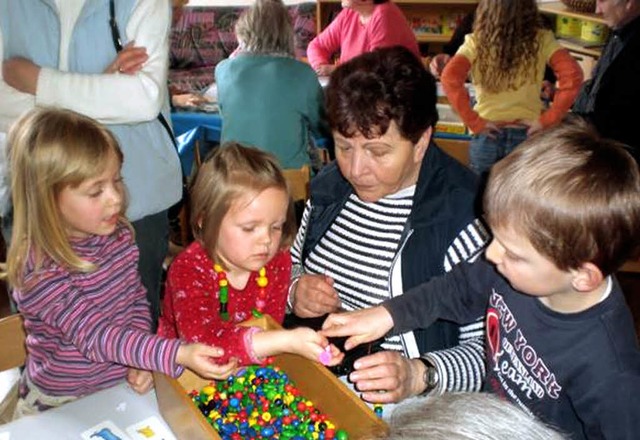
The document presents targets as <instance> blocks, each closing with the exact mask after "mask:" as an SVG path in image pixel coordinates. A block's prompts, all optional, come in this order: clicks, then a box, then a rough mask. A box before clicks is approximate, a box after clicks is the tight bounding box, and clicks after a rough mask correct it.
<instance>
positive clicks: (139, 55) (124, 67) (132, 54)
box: [103, 41, 149, 75]
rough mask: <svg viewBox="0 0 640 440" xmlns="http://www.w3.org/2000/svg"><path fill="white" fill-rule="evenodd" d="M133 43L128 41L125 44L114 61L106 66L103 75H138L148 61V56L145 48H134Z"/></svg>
mask: <svg viewBox="0 0 640 440" xmlns="http://www.w3.org/2000/svg"><path fill="white" fill-rule="evenodd" d="M134 43H135V42H134V41H130V42H128V43H127V44H125V46H124V47H123V48H122V50H121V51H120V52H118V55H116V59H115V60H113V61H112V62H111V64H109V66H107V68H106V69H105V70H104V72H103V73H124V74H127V75H133V74H135V73H138V72H139V71H140V69H142V66H143V65H144V63H145V62H146V61H147V60H148V59H149V55H148V54H147V49H146V48H144V47H141V46H134Z"/></svg>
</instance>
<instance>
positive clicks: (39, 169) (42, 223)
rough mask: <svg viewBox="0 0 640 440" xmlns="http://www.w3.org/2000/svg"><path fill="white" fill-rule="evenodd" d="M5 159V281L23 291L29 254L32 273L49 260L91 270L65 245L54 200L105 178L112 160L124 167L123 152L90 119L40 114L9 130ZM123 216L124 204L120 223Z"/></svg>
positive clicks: (38, 111) (42, 110) (46, 110)
mask: <svg viewBox="0 0 640 440" xmlns="http://www.w3.org/2000/svg"><path fill="white" fill-rule="evenodd" d="M7 154H8V159H9V163H10V164H11V194H12V201H13V231H12V235H11V246H10V247H9V251H8V254H7V264H6V267H5V269H6V272H5V273H4V274H3V275H4V276H5V277H6V278H7V279H8V281H9V283H10V284H11V285H13V286H16V287H21V286H22V284H23V281H24V275H25V273H24V272H25V265H26V262H27V258H29V255H30V253H33V256H34V258H35V267H36V269H37V268H39V267H41V265H42V263H43V260H44V258H45V257H48V258H51V259H52V260H53V261H55V262H56V263H57V264H60V265H62V266H65V267H67V268H69V269H70V270H76V271H81V272H90V271H92V270H94V266H93V265H92V264H91V263H89V262H87V261H85V260H83V259H82V258H80V257H79V256H78V255H77V254H76V253H75V252H74V250H73V249H72V247H71V244H70V243H69V238H68V236H67V233H66V230H65V225H64V222H63V220H62V218H61V215H60V210H59V208H58V196H59V195H60V192H61V191H62V190H63V189H64V188H66V187H69V186H70V187H77V186H78V185H80V184H81V183H82V182H84V181H85V180H87V179H89V178H92V177H95V176H98V175H100V174H101V173H102V172H104V170H105V169H106V167H107V165H108V163H109V158H110V156H111V155H115V156H116V157H117V159H118V161H119V163H120V164H122V161H123V156H122V152H121V151H120V148H119V146H118V142H117V141H116V139H115V138H114V136H113V135H112V134H111V132H110V131H109V130H107V129H106V128H105V127H103V126H101V125H100V124H98V123H97V122H96V121H94V120H93V119H90V118H88V117H86V116H83V115H80V114H78V113H75V112H72V111H70V110H63V109H55V108H38V109H34V110H32V111H30V112H28V113H27V114H25V115H24V116H23V117H22V118H20V119H19V120H18V121H17V122H16V123H15V124H14V125H13V127H12V128H11V130H10V132H9V137H8V140H7ZM123 196H124V195H123ZM125 210H126V203H123V206H122V211H121V214H122V219H121V220H122V221H124V222H126V220H125V219H124V212H125ZM127 224H128V223H127Z"/></svg>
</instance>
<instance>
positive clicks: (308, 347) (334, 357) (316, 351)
mask: <svg viewBox="0 0 640 440" xmlns="http://www.w3.org/2000/svg"><path fill="white" fill-rule="evenodd" d="M287 333H289V338H291V339H290V341H291V352H292V353H296V354H299V355H300V356H304V357H306V358H309V359H311V360H313V361H317V362H321V363H322V364H324V365H326V366H327V367H332V366H334V365H338V364H339V363H340V362H342V359H343V358H344V353H341V352H340V350H338V348H337V347H336V346H335V345H333V344H330V343H329V341H328V340H327V338H325V337H324V336H322V335H321V334H320V333H318V332H316V331H315V330H312V329H310V328H307V327H298V328H295V329H293V330H288V331H287Z"/></svg>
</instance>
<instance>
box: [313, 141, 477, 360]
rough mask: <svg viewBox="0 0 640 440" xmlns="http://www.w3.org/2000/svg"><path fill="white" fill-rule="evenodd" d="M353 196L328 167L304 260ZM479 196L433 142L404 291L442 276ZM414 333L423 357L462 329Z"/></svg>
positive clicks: (317, 192)
mask: <svg viewBox="0 0 640 440" xmlns="http://www.w3.org/2000/svg"><path fill="white" fill-rule="evenodd" d="M351 193H352V187H351V185H350V184H349V182H348V181H347V180H345V179H344V177H342V174H341V173H340V170H339V169H338V167H337V165H336V164H335V163H332V164H330V165H328V166H326V167H325V168H324V169H323V170H322V171H321V172H320V174H318V176H317V177H316V178H314V179H313V180H312V182H311V205H312V206H313V209H312V210H311V212H310V218H309V220H308V223H307V231H306V235H305V241H304V246H303V248H302V258H301V260H302V261H305V260H306V258H307V257H308V255H309V253H310V252H311V250H312V249H313V248H314V247H315V246H316V245H317V244H318V242H319V240H320V239H321V238H322V236H323V235H324V234H325V232H326V231H327V229H328V228H329V226H330V225H331V224H332V223H333V221H334V220H335V218H336V217H337V215H338V214H339V213H340V211H341V210H342V208H343V206H344V204H345V203H346V202H347V199H348V197H349V195H350V194H351ZM476 194H477V180H476V177H475V175H474V174H473V173H472V172H471V171H469V170H468V169H467V168H465V167H464V166H462V165H461V164H460V163H459V162H457V161H456V160H455V159H453V158H451V157H450V156H448V155H447V154H445V153H443V152H442V151H441V150H440V149H439V148H438V147H437V146H436V145H435V144H434V143H433V142H432V143H431V145H430V146H429V148H428V149H427V152H426V153H425V157H424V160H423V162H422V166H421V168H420V174H419V176H418V182H417V184H416V192H415V196H414V202H413V209H412V212H411V214H410V215H409V218H408V220H407V223H406V225H405V227H404V230H403V233H402V238H401V240H400V243H401V252H402V268H401V270H402V284H403V288H404V290H408V289H410V288H412V287H414V286H416V285H418V284H421V283H424V282H426V281H428V280H429V279H430V278H431V277H433V276H436V275H441V274H442V273H443V261H444V256H445V254H446V252H447V249H448V248H449V246H450V245H451V243H452V242H453V241H454V239H455V238H456V237H457V236H458V234H459V233H460V231H462V230H463V229H464V228H465V227H467V226H468V225H469V224H470V223H471V222H472V221H473V220H474V219H475V218H477V217H478V216H477V213H476V209H475V203H476ZM485 238H486V237H485ZM391 294H392V296H397V295H398V294H399V293H395V292H391ZM415 334H416V339H417V343H418V348H419V350H420V352H421V353H426V352H431V351H435V350H440V349H443V348H449V347H453V346H456V345H458V343H459V332H458V326H457V325H454V324H451V323H446V322H444V321H442V322H438V323H436V324H434V325H432V326H431V327H429V329H427V330H426V331H418V332H415Z"/></svg>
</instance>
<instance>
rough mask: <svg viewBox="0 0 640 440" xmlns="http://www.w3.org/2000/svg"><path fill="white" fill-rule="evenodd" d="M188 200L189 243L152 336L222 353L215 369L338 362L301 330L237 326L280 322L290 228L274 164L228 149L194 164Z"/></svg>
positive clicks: (258, 154)
mask: <svg viewBox="0 0 640 440" xmlns="http://www.w3.org/2000/svg"><path fill="white" fill-rule="evenodd" d="M190 197H191V200H190V201H191V228H192V230H193V233H194V237H195V241H194V242H193V243H192V244H191V245H189V246H188V247H187V248H186V249H185V250H184V251H183V252H182V253H181V254H180V255H178V256H177V257H176V259H175V260H174V261H173V263H172V264H171V267H170V269H169V274H168V277H167V283H166V289H165V297H164V302H163V309H162V316H161V318H160V326H159V329H158V333H159V334H160V335H164V336H168V337H169V336H171V337H179V338H181V339H185V340H187V341H199V342H206V343H208V344H215V345H217V346H219V347H222V348H223V349H224V357H223V358H219V359H216V361H219V362H221V363H224V362H226V361H227V360H235V361H237V363H238V365H247V364H255V363H261V362H262V361H263V360H264V358H265V357H267V356H271V355H274V354H278V353H283V352H287V353H296V354H300V355H302V356H305V357H307V358H310V359H314V360H318V359H320V358H322V359H323V360H324V361H325V362H326V363H327V364H331V365H334V364H336V363H339V362H340V361H341V360H342V354H341V353H340V352H339V351H338V350H337V349H336V348H335V347H334V346H331V345H329V342H328V341H327V339H326V338H325V337H323V336H321V335H319V334H318V333H316V332H315V331H313V330H311V329H309V328H297V329H294V330H261V329H260V328H257V327H244V326H240V325H238V324H239V323H241V322H243V321H246V320H247V319H250V318H252V317H253V316H259V315H261V314H263V313H264V314H268V315H270V316H271V317H273V318H274V319H275V320H276V321H278V322H282V320H283V319H284V313H285V305H286V298H287V292H288V287H289V279H290V276H291V256H290V254H289V245H290V243H291V240H292V238H293V236H294V234H295V227H296V224H295V218H294V215H293V208H292V204H291V199H290V197H289V192H288V189H287V183H286V180H285V178H284V176H283V174H282V171H281V170H280V167H279V165H278V163H277V160H276V159H275V157H273V156H272V155H271V154H269V153H266V152H263V151H260V150H258V149H255V148H249V147H244V146H242V145H240V144H238V143H234V142H229V143H227V144H225V145H223V146H221V147H220V148H218V149H217V150H215V151H214V153H213V154H212V155H211V156H210V157H209V158H208V159H207V160H206V161H205V162H204V163H203V164H202V165H201V167H200V169H199V170H198V174H197V175H196V178H195V181H194V184H193V186H192V188H191V191H190ZM327 347H329V349H326V348H327ZM328 354H330V356H328ZM321 355H322V357H321ZM325 357H326V358H327V359H325Z"/></svg>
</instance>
